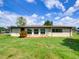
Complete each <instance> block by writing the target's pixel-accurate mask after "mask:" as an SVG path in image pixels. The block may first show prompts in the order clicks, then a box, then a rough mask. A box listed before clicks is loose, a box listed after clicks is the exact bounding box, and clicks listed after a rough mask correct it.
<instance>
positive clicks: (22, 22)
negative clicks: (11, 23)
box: [16, 17, 26, 27]
mask: <svg viewBox="0 0 79 59" xmlns="http://www.w3.org/2000/svg"><path fill="white" fill-rule="evenodd" d="M16 24H17V26H20V27H24V26H26V19H24V18H23V17H18V19H17V22H16Z"/></svg>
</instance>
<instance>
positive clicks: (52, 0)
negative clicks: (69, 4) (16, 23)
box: [44, 0, 65, 11]
mask: <svg viewBox="0 0 79 59" xmlns="http://www.w3.org/2000/svg"><path fill="white" fill-rule="evenodd" d="M44 3H45V5H46V7H47V8H49V9H51V8H53V7H54V6H55V7H57V8H59V9H62V11H65V8H64V6H63V4H62V3H61V2H60V1H59V0H44Z"/></svg>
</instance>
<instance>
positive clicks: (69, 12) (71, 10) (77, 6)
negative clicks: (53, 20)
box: [64, 0, 79, 16]
mask: <svg viewBox="0 0 79 59" xmlns="http://www.w3.org/2000/svg"><path fill="white" fill-rule="evenodd" d="M77 10H79V0H76V2H75V4H74V6H72V7H70V8H69V9H68V10H67V11H66V12H65V13H64V14H65V15H67V16H68V15H73V13H74V12H76V11H77Z"/></svg>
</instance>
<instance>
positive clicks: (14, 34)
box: [10, 28, 72, 37]
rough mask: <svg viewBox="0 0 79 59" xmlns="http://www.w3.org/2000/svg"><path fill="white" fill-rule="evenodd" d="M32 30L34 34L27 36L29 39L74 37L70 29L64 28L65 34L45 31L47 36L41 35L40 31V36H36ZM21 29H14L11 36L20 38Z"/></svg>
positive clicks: (49, 30)
mask: <svg viewBox="0 0 79 59" xmlns="http://www.w3.org/2000/svg"><path fill="white" fill-rule="evenodd" d="M31 29H32V34H27V37H70V36H72V31H71V29H68V28H62V29H63V32H52V29H51V28H50V29H45V34H41V33H40V29H39V33H38V34H34V28H31ZM19 33H20V29H12V33H11V34H10V35H11V36H16V37H18V36H20V34H19Z"/></svg>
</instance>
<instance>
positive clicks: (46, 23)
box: [44, 20, 53, 26]
mask: <svg viewBox="0 0 79 59" xmlns="http://www.w3.org/2000/svg"><path fill="white" fill-rule="evenodd" d="M44 25H46V26H52V25H53V22H52V21H49V20H46V21H45V23H44Z"/></svg>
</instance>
